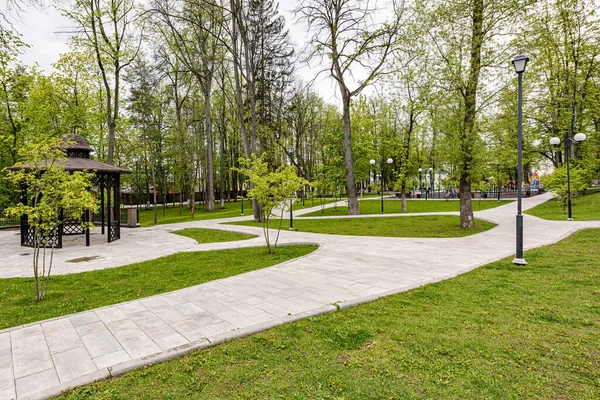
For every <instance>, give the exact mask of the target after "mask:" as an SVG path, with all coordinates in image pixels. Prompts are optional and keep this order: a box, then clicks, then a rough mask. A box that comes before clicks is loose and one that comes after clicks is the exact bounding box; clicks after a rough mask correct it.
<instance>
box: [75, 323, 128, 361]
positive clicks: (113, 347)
mask: <svg viewBox="0 0 600 400" xmlns="http://www.w3.org/2000/svg"><path fill="white" fill-rule="evenodd" d="M81 341H82V342H83V344H84V346H85V348H86V349H87V351H88V353H89V354H90V356H91V357H92V358H94V359H96V358H98V357H101V356H105V355H107V354H112V353H115V352H118V351H120V350H123V346H121V344H120V343H119V342H118V341H117V339H116V338H115V337H114V336H113V335H112V333H111V332H110V331H109V330H108V329H105V330H102V331H98V332H94V333H90V334H89V335H86V336H82V337H81Z"/></svg>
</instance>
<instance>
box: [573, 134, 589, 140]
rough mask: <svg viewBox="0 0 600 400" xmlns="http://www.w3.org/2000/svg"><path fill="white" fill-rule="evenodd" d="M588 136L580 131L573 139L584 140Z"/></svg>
mask: <svg viewBox="0 0 600 400" xmlns="http://www.w3.org/2000/svg"><path fill="white" fill-rule="evenodd" d="M586 138H587V136H586V135H585V133H578V134H576V135H575V136H573V139H575V141H576V142H583V141H584V140H585V139H586Z"/></svg>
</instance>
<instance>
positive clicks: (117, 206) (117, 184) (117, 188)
mask: <svg viewBox="0 0 600 400" xmlns="http://www.w3.org/2000/svg"><path fill="white" fill-rule="evenodd" d="M113 193H114V199H115V201H114V210H115V211H114V214H113V219H114V221H115V222H117V223H116V224H114V225H115V226H114V227H113V229H114V232H113V238H114V239H115V240H117V239H121V176H120V175H119V174H113ZM111 241H112V240H111Z"/></svg>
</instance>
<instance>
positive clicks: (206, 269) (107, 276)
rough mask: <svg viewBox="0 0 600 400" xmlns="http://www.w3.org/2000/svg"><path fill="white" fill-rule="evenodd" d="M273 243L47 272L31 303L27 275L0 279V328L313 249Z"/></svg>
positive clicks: (197, 281)
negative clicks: (44, 286)
mask: <svg viewBox="0 0 600 400" xmlns="http://www.w3.org/2000/svg"><path fill="white" fill-rule="evenodd" d="M316 248H317V247H316V246H278V247H277V251H276V252H275V254H267V249H266V247H253V248H245V249H232V250H217V251H202V252H189V253H178V254H174V255H171V256H167V257H161V258H158V259H156V260H150V261H144V262H141V263H137V264H131V265H127V266H124V267H118V268H111V269H104V270H98V271H90V272H83V273H80V274H72V275H56V276H52V277H51V280H50V284H49V289H48V293H47V294H46V299H45V300H44V301H42V302H40V303H36V302H34V301H33V295H34V283H33V278H9V279H0V329H4V328H8V327H11V326H17V325H21V324H26V323H29V322H34V321H41V320H44V319H48V318H53V317H58V316H61V315H67V314H72V313H75V312H79V311H84V310H89V309H92V308H98V307H103V306H107V305H110V304H116V303H121V302H124V301H129V300H134V299H138V298H141V297H148V296H153V295H155V294H159V293H164V292H168V291H171V290H177V289H182V288H184V287H188V286H193V285H198V284H200V283H204V282H208V281H212V280H215V279H220V278H226V277H228V276H232V275H238V274H242V273H244V272H249V271H254V270H257V269H260V268H265V267H269V266H271V265H275V264H279V263H281V262H284V261H287V260H291V259H293V258H296V257H300V256H303V255H306V254H308V253H310V252H312V251H314V250H315V249H316Z"/></svg>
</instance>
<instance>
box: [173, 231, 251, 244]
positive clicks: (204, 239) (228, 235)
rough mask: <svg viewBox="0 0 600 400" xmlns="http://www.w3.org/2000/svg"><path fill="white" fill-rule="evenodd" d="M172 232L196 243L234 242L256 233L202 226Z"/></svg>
mask: <svg viewBox="0 0 600 400" xmlns="http://www.w3.org/2000/svg"><path fill="white" fill-rule="evenodd" d="M172 233H175V234H177V235H181V236H185V237H189V238H191V239H194V240H195V241H196V242H198V243H218V242H234V241H236V240H246V239H252V238H255V237H256V235H248V234H245V233H238V232H228V231H221V230H218V229H203V228H187V229H182V230H180V231H174V232H172Z"/></svg>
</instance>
